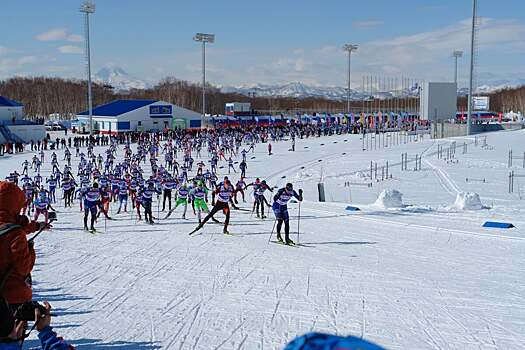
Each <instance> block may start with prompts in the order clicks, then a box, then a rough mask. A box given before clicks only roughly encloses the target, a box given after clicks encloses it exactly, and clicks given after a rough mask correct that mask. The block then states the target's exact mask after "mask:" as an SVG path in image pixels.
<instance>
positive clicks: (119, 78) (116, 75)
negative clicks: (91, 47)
mask: <svg viewBox="0 0 525 350" xmlns="http://www.w3.org/2000/svg"><path fill="white" fill-rule="evenodd" d="M94 80H95V81H96V82H98V83H102V84H106V85H111V86H112V87H113V88H114V89H115V91H129V90H131V89H147V88H148V87H149V86H150V85H149V84H148V83H147V82H145V81H144V80H140V79H137V78H135V77H132V76H130V75H129V74H128V73H127V72H126V71H125V70H124V69H122V68H121V67H117V66H113V65H108V66H105V67H103V68H102V69H100V70H99V71H98V72H97V73H96V74H95V77H94Z"/></svg>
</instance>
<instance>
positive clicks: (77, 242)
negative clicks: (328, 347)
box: [0, 134, 525, 349]
mask: <svg viewBox="0 0 525 350" xmlns="http://www.w3.org/2000/svg"><path fill="white" fill-rule="evenodd" d="M506 135H509V134H505V136H503V137H506ZM496 136H497V135H496ZM492 137H493V136H491V138H492ZM494 137H495V136H494ZM503 137H502V138H503ZM332 138H333V139H337V140H339V141H341V139H343V136H334V137H332ZM344 138H348V139H349V142H348V143H343V142H339V143H338V144H333V143H332V142H328V140H329V139H328V138H322V139H310V140H298V141H297V142H298V144H297V147H298V149H302V147H303V145H305V146H309V149H308V151H305V152H302V153H301V152H296V153H295V154H292V152H287V143H275V144H274V151H275V154H274V155H272V156H271V157H268V156H267V155H265V152H264V151H265V150H264V147H265V145H259V146H258V150H257V151H256V153H255V156H256V158H257V159H256V161H252V162H251V163H250V165H249V166H250V168H249V172H248V175H249V176H254V175H259V176H260V177H261V178H263V177H264V175H266V174H268V175H266V178H267V179H273V180H275V181H276V182H277V183H278V184H282V183H284V182H287V181H290V178H291V177H293V175H294V173H295V172H297V171H300V170H302V169H301V168H302V167H304V169H305V170H308V169H313V168H323V169H324V170H325V171H327V172H329V171H330V167H331V166H332V164H335V165H337V164H345V163H344V162H346V161H347V160H348V159H351V160H352V161H355V162H356V163H359V162H361V163H362V164H363V165H362V166H360V167H359V166H358V167H357V168H363V169H364V168H365V167H366V166H367V164H369V160H370V158H367V157H375V156H379V157H381V159H388V157H390V156H388V157H387V155H388V154H394V155H393V156H392V157H394V156H395V158H396V159H399V157H398V155H399V153H400V152H403V151H405V150H407V149H408V150H410V149H411V147H414V150H416V149H417V152H419V153H421V154H423V155H424V158H423V160H424V164H425V167H428V169H426V170H428V171H425V169H424V171H423V172H407V176H409V177H410V178H411V179H414V181H415V182H413V183H412V185H413V186H415V187H416V188H415V189H414V192H417V190H418V189H422V190H425V191H427V190H430V189H429V188H428V184H429V183H430V182H429V181H434V182H432V184H433V185H435V186H441V187H440V188H443V189H444V190H445V191H446V192H447V196H454V195H455V194H456V193H458V192H460V191H462V190H469V187H468V186H469V185H465V186H463V185H461V186H460V185H459V182H460V181H459V180H461V177H460V176H463V175H458V174H460V172H459V171H458V170H457V166H456V167H454V166H449V165H446V166H445V165H444V166H441V165H437V164H435V163H434V161H433V160H432V159H430V157H431V156H432V155H434V153H432V152H431V149H432V147H433V146H435V143H434V142H433V141H432V142H431V143H427V141H424V142H418V143H417V145H415V144H405V145H399V147H397V146H396V147H394V148H389V149H388V150H379V151H378V152H373V151H367V152H362V151H361V150H357V152H353V151H352V149H356V148H355V147H357V148H360V141H359V140H358V138H356V137H352V136H347V135H345V136H344ZM325 139H326V141H325ZM494 142H495V143H497V140H495V141H494ZM319 143H325V146H320V145H319ZM343 146H344V147H345V149H344V150H343V149H341V147H343ZM352 147H354V148H352ZM502 148H503V147H502ZM505 149H506V148H505ZM343 152H345V153H347V154H346V155H342V153H343ZM381 152H386V153H385V158H383V156H382V153H381ZM414 152H415V151H414ZM308 153H311V155H309V154H308ZM476 154H477V153H475V149H474V151H472V154H471V153H469V154H467V156H469V157H473V156H474V155H476ZM486 154H489V153H479V157H482V156H485V155H486ZM490 154H492V153H490ZM490 154H489V155H490ZM298 155H301V156H302V157H299V156H298ZM304 156H308V159H307V160H306V161H304V160H301V158H305V157H304ZM460 156H461V155H458V156H457V158H460ZM24 157H28V155H17V156H13V157H11V158H10V159H1V160H0V162H3V163H2V164H4V163H6V162H7V164H11V165H13V166H12V167H11V168H10V169H7V168H9V167H10V166H7V167H6V169H5V170H4V172H5V171H8V170H13V169H14V168H15V167H18V166H19V164H20V163H21V160H22V159H23V158H24ZM59 158H60V154H59ZM319 159H322V160H323V162H318V160H319ZM76 162H77V159H76V158H74V164H73V165H74V166H76ZM395 163H396V162H395V161H392V164H395ZM48 166H49V164H48V163H46V164H44V169H43V172H42V175H43V176H45V175H46V174H48V173H49V168H48ZM0 172H1V169H0ZM403 174H405V173H403ZM0 175H2V174H0ZM222 175H224V174H221V175H220V176H222ZM282 176H286V177H285V178H284V179H282V178H281V177H282ZM498 176H499V175H498ZM458 179H459V180H458ZM292 181H293V180H292ZM315 181H316V180H314V184H315ZM406 183H408V182H407V181H406V180H404V179H403V178H401V177H400V176H397V180H395V181H392V182H390V183H385V184H382V183H378V184H374V187H373V189H372V190H371V191H370V192H372V193H373V192H377V191H379V189H380V188H383V186H388V185H389V184H390V185H392V184H397V185H400V186H404V185H405V184H406ZM307 185H308V184H307V183H305V186H307ZM504 185H505V184H503V186H504ZM418 186H419V187H418ZM432 191H434V192H432V193H436V194H439V189H432ZM305 193H306V194H307V200H306V201H305V202H304V203H303V205H302V211H303V212H302V213H303V216H302V219H301V238H300V241H301V243H303V244H304V245H303V246H298V247H296V248H291V247H286V246H277V245H272V244H268V243H267V240H268V236H269V232H270V230H271V229H272V225H273V222H274V220H273V219H270V220H258V219H255V218H253V220H250V219H249V218H250V217H249V216H248V214H250V213H248V212H238V211H233V212H232V219H231V221H232V227H231V229H232V231H234V233H236V234H237V235H236V236H232V237H224V236H223V235H222V233H219V232H221V231H222V227H221V226H219V225H207V226H206V227H205V228H204V230H202V231H201V232H200V234H199V235H196V236H195V237H188V236H187V230H188V228H189V227H191V225H192V224H193V223H194V221H195V220H194V218H193V214H192V213H191V214H190V215H189V216H190V221H182V220H180V219H179V218H178V217H177V218H176V217H174V216H172V217H170V218H169V219H167V220H163V221H159V223H158V224H157V225H153V226H150V225H146V224H144V223H143V222H136V221H135V218H134V217H133V216H132V215H131V213H125V214H120V215H116V214H112V215H115V216H117V219H118V220H115V221H107V222H106V223H105V224H106V225H107V230H104V233H99V234H96V235H91V234H86V233H85V232H84V231H82V230H79V229H78V227H79V226H80V225H81V213H80V212H79V211H78V202H75V204H74V205H73V208H72V209H64V208H63V203H59V204H58V205H57V209H58V210H59V212H60V214H59V216H60V221H59V222H57V223H56V225H55V228H56V230H54V231H49V232H46V233H45V234H43V235H42V237H40V238H39V239H38V240H37V245H36V247H37V254H38V257H37V266H36V268H35V271H34V274H33V278H34V280H35V282H36V284H35V295H36V298H37V299H38V300H46V298H47V299H49V300H50V301H51V303H52V304H53V306H54V308H55V310H58V311H57V312H59V313H62V315H61V316H60V317H57V318H56V319H55V322H57V324H58V325H59V326H60V333H61V335H63V336H64V337H65V338H67V339H70V340H71V341H72V343H73V344H75V341H78V342H79V343H80V344H82V343H83V340H84V339H91V340H90V343H89V344H90V345H81V347H82V348H96V347H102V348H103V347H106V346H107V347H109V346H112V347H113V346H115V347H118V346H119V343H118V342H119V341H122V342H125V344H129V347H130V348H142V347H144V348H146V349H155V348H159V347H162V348H167V349H172V348H173V349H255V348H258V349H280V348H282V347H283V346H284V344H285V343H286V341H287V340H290V339H291V338H293V337H294V336H295V335H297V334H302V333H305V332H307V331H324V332H332V333H338V334H354V335H357V336H361V337H364V338H367V339H370V340H372V341H375V342H377V343H379V344H381V345H384V346H385V347H387V348H390V349H404V348H418V349H449V348H461V349H478V348H492V349H494V348H495V349H498V348H505V349H514V348H515V349H518V348H521V346H522V344H523V343H524V342H525V336H524V334H525V329H524V328H523V324H525V317H524V316H523V315H525V307H524V306H523V305H525V299H524V295H525V289H524V288H525V287H524V286H525V283H524V280H523V276H524V275H525V268H523V267H522V266H521V264H516V262H517V261H518V262H519V261H523V259H524V258H525V255H524V253H523V252H524V251H525V249H524V248H525V247H524V244H523V243H524V242H525V237H524V236H522V235H521V233H522V232H523V231H521V229H517V230H515V231H511V232H509V233H504V232H502V233H499V234H495V233H493V231H490V232H489V231H484V230H481V229H479V228H477V227H478V222H479V220H480V219H481V218H483V217H485V216H487V215H494V214H492V211H486V212H479V213H468V212H466V213H460V212H456V213H455V212H446V211H441V210H429V211H420V212H417V210H416V209H414V210H413V211H412V212H410V211H401V212H399V211H398V212H396V211H388V210H386V211H380V210H373V211H371V210H369V209H364V210H363V211H362V212H358V213H355V214H354V213H351V214H350V213H347V212H345V211H344V204H340V205H339V204H334V203H326V204H319V203H316V202H312V201H309V200H311V199H314V198H315V197H316V194H315V192H314V190H313V186H312V187H310V189H309V190H306V192H305ZM480 194H482V198H495V200H498V201H500V203H503V204H502V205H504V203H507V202H508V203H511V204H513V205H517V208H516V209H513V210H514V211H512V212H510V211H509V212H507V213H505V212H501V213H499V212H498V214H497V215H500V216H501V217H503V216H504V215H507V216H509V220H513V222H514V223H517V224H518V225H520V224H522V223H524V222H525V221H524V220H519V219H516V218H517V217H518V216H520V213H522V211H520V210H522V209H521V208H522V206H520V203H519V202H517V201H516V199H513V197H510V196H503V195H501V194H500V193H487V195H486V196H484V195H483V193H480ZM408 195H410V193H408ZM416 198H421V197H416ZM439 198H445V197H443V196H442V197H439ZM446 198H449V197H446ZM247 199H249V196H247ZM241 204H242V205H243V207H244V208H247V209H251V203H249V201H248V203H246V204H244V203H241ZM416 204H417V203H416ZM422 204H425V203H422ZM445 204H446V203H445ZM509 205H510V204H509ZM432 206H434V207H435V204H432ZM290 214H291V219H292V220H293V223H292V224H291V230H292V232H291V234H292V238H293V237H295V234H296V233H295V231H294V230H295V229H296V222H295V220H296V216H297V206H296V205H293V204H291V205H290ZM474 214H475V215H474ZM219 216H220V215H219ZM458 223H459V224H458ZM97 225H98V226H99V227H101V228H102V227H103V225H104V221H102V220H99V221H98V223H97ZM53 290H54V291H53ZM78 325H80V326H78ZM122 329H125V330H126V332H122ZM142 344H146V345H142Z"/></svg>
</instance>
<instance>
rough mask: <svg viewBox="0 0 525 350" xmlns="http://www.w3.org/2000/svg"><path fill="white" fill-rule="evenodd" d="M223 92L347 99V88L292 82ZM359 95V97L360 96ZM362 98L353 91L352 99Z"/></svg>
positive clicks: (226, 88)
mask: <svg viewBox="0 0 525 350" xmlns="http://www.w3.org/2000/svg"><path fill="white" fill-rule="evenodd" d="M221 91H222V92H224V93H237V94H241V95H247V96H249V95H251V94H255V96H258V97H293V98H306V97H319V98H327V99H331V100H343V99H346V88H344V87H337V86H313V85H306V84H303V83H300V82H291V83H287V84H281V85H265V84H255V85H240V86H223V87H221ZM358 95H359V96H358ZM361 98H362V96H361V94H360V93H359V92H357V91H354V90H353V91H352V99H361Z"/></svg>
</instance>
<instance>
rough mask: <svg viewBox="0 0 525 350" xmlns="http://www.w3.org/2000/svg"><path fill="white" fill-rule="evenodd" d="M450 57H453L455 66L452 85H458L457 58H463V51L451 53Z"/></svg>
mask: <svg viewBox="0 0 525 350" xmlns="http://www.w3.org/2000/svg"><path fill="white" fill-rule="evenodd" d="M452 57H454V61H455V66H454V83H456V84H457V83H458V58H461V57H463V51H454V52H453V53H452Z"/></svg>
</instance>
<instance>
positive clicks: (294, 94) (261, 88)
mask: <svg viewBox="0 0 525 350" xmlns="http://www.w3.org/2000/svg"><path fill="white" fill-rule="evenodd" d="M522 85H525V79H513V80H488V81H482V82H480V83H479V85H478V87H477V88H476V93H477V94H488V93H491V92H495V91H498V90H501V89H504V88H516V87H518V86H522ZM219 88H220V89H221V91H222V92H224V93H237V94H241V95H246V96H251V95H255V96H257V97H290V98H308V97H318V98H326V99H329V100H339V101H344V100H346V87H337V86H313V85H307V84H303V83H300V82H292V83H287V84H281V85H264V84H254V85H240V86H222V87H221V86H219ZM418 92H419V90H418V86H416V85H414V86H411V87H410V88H406V89H403V90H394V91H388V90H387V91H372V92H371V93H369V92H364V91H362V90H361V89H360V87H356V88H352V94H351V99H352V100H356V101H357V100H363V99H367V98H374V99H380V100H384V99H388V98H395V97H399V98H403V97H409V96H411V97H415V96H417V95H418ZM467 92H468V89H466V88H460V89H458V95H460V96H461V95H466V94H467Z"/></svg>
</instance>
